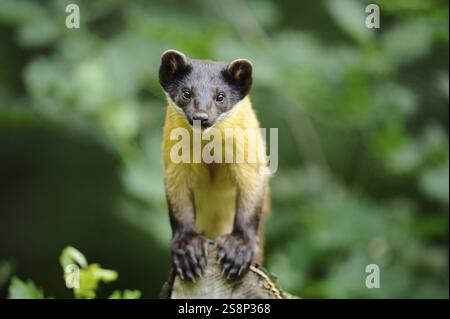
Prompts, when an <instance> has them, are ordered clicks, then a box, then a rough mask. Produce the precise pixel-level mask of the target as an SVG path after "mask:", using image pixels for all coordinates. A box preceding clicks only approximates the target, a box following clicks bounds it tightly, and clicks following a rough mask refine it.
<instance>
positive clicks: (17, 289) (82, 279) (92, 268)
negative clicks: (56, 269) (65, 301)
mask: <svg viewBox="0 0 450 319" xmlns="http://www.w3.org/2000/svg"><path fill="white" fill-rule="evenodd" d="M59 263H60V265H61V267H62V270H61V271H62V272H63V273H64V280H65V282H66V287H67V288H69V289H73V294H74V297H75V298H78V299H92V298H95V297H96V290H97V289H98V288H99V284H100V283H110V282H112V281H114V280H117V277H118V274H117V272H116V271H114V270H109V269H103V268H101V267H100V265H99V264H88V262H87V260H86V257H84V255H83V254H82V253H81V252H80V251H78V250H77V249H76V248H73V247H71V246H68V247H66V248H64V249H63V251H62V253H61V256H60V257H59ZM140 296H141V292H140V291H139V290H128V289H126V290H124V291H120V290H114V291H113V292H112V294H111V295H110V296H109V297H108V298H110V299H138V298H139V297H140ZM8 298H10V299H43V298H44V293H43V291H42V289H40V288H38V287H36V284H35V283H34V282H33V281H32V280H28V281H27V282H24V281H22V280H20V279H19V278H17V277H13V278H12V280H11V284H10V286H9V289H8Z"/></svg>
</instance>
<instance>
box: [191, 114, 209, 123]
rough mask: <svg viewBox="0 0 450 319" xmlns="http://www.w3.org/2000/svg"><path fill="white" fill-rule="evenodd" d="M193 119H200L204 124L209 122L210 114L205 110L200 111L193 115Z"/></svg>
mask: <svg viewBox="0 0 450 319" xmlns="http://www.w3.org/2000/svg"><path fill="white" fill-rule="evenodd" d="M192 119H193V120H194V121H200V123H201V124H202V126H204V125H205V124H206V123H207V122H208V114H206V113H204V112H198V113H195V114H194V115H193V116H192Z"/></svg>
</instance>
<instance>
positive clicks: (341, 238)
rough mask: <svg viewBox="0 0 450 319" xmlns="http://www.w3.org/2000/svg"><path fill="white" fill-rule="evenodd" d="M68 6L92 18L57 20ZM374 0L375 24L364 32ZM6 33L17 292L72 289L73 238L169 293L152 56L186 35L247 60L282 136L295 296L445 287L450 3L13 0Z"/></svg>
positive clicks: (8, 259) (159, 105)
mask: <svg viewBox="0 0 450 319" xmlns="http://www.w3.org/2000/svg"><path fill="white" fill-rule="evenodd" d="M71 2H73V3H77V4H79V6H80V10H81V28H80V29H72V30H69V29H67V28H65V26H64V21H65V18H66V13H65V11H64V10H65V6H66V5H67V4H68V3H71ZM368 3H377V4H378V5H379V6H380V9H381V28H380V29H367V28H366V27H365V26H364V20H365V17H366V13H365V11H364V8H365V5H366V4H368ZM0 36H1V40H2V41H1V42H2V44H1V46H0V70H1V71H0V150H1V154H0V178H1V180H2V183H1V185H0V224H1V228H2V231H1V232H0V260H2V264H0V266H1V267H0V284H1V285H2V286H1V287H0V289H2V290H1V291H2V292H4V295H6V287H7V286H8V284H7V283H9V280H8V279H7V278H9V277H10V275H11V274H12V273H16V274H19V276H20V277H22V278H33V280H35V282H36V283H38V284H39V286H43V287H45V291H46V293H47V291H48V293H49V295H52V296H55V297H67V296H70V291H68V289H66V288H65V287H64V285H63V281H62V279H61V276H60V269H59V268H58V263H57V262H56V260H57V258H58V255H59V252H60V251H61V249H62V248H63V247H65V246H67V245H74V246H76V247H78V248H80V249H81V250H82V251H84V252H85V253H87V254H88V255H89V256H93V258H95V260H99V261H101V262H102V264H108V265H109V266H111V267H112V268H114V269H117V270H118V271H119V272H120V274H121V278H120V280H118V281H117V283H116V284H117V286H116V288H117V287H124V286H126V287H133V288H136V289H139V290H141V291H142V292H143V297H156V296H157V294H158V291H159V289H160V288H161V285H162V283H163V281H164V280H165V278H166V276H167V272H168V270H169V266H170V261H169V254H168V245H167V244H168V240H169V238H170V228H169V222H168V218H167V212H166V205H165V197H164V189H163V183H162V166H161V161H160V143H161V133H162V132H161V129H162V125H163V118H164V111H165V109H164V106H165V99H164V95H163V93H162V90H161V88H160V87H159V84H158V80H157V68H158V63H159V58H160V54H161V53H162V52H163V51H164V50H166V49H169V48H175V49H178V50H181V51H183V52H185V53H186V54H188V55H189V56H192V57H196V58H207V59H214V60H226V61H229V60H232V59H235V58H239V57H246V58H249V59H251V60H252V61H253V64H254V67H255V74H254V87H253V90H252V94H251V95H252V99H253V102H254V105H255V108H256V110H257V113H258V115H259V118H260V120H261V122H262V126H263V127H267V128H269V127H277V128H278V129H279V159H280V167H279V170H278V172H277V173H276V174H275V175H274V176H273V178H272V182H271V188H272V193H273V194H272V215H271V216H270V218H269V220H268V221H267V223H266V229H267V231H266V233H267V240H266V242H267V249H266V250H267V258H266V266H267V267H268V269H270V270H271V271H272V272H274V273H276V274H277V276H278V277H279V280H280V283H281V285H282V286H283V287H284V288H285V289H286V290H287V291H289V292H291V293H294V294H297V295H300V296H302V297H305V298H308V297H320V298H332V297H343V298H350V297H367V298H377V297H386V298H391V297H395V298H398V297H406V298H417V297H425V298H429V297H445V298H448V208H449V207H448V206H449V186H448V185H449V184H448V183H449V150H448V99H449V75H448V2H446V1H438V0H428V1H419V0H411V1H402V0H390V1H388V0H377V1H357V0H339V1H337V0H334V1H333V0H322V1H314V2H313V1H309V2H306V1H305V2H300V1H297V0H287V1H277V2H275V1H268V0H258V1H256V0H252V1H250V0H249V1H243V0H229V1H218V0H216V1H206V0H205V1H173V0H166V1H163V2H161V1H148V0H146V1H144V0H141V1H133V2H131V1H115V0H109V1H106V0H99V1H87V0H78V1H61V0H49V1H22V0H21V1H17V0H2V3H1V6H0ZM370 263H376V264H378V265H379V266H380V270H381V280H380V283H381V288H379V289H367V288H366V287H365V276H366V275H367V274H366V273H365V266H366V265H367V264H370ZM15 280H16V279H13V281H12V283H13V286H15V287H17V289H15V290H14V291H16V292H17V293H18V294H20V293H21V292H20V291H26V290H30V289H31V288H32V286H34V284H32V283H30V282H28V283H22V284H20V285H18V284H17V283H16V284H15ZM111 285H112V286H114V284H111ZM30 287H31V288H30ZM47 287H48V288H47ZM31 290H33V291H36V293H39V294H40V292H39V290H36V289H34V288H33V289H31ZM99 296H100V297H101V296H104V297H107V296H108V295H107V294H105V293H103V294H102V291H101V290H100V295H99Z"/></svg>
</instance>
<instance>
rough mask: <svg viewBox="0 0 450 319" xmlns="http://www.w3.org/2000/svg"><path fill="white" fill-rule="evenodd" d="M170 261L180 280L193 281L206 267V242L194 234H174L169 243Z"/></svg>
mask: <svg viewBox="0 0 450 319" xmlns="http://www.w3.org/2000/svg"><path fill="white" fill-rule="evenodd" d="M171 252H172V261H173V267H174V269H175V271H176V272H177V273H178V275H180V277H181V278H182V279H184V278H188V279H189V280H192V281H195V278H196V277H200V276H201V275H202V273H203V271H204V269H205V267H206V257H207V254H208V240H207V239H206V238H205V237H203V236H201V235H199V234H197V233H194V232H183V233H179V234H176V235H175V236H174V237H173V238H172V241H171Z"/></svg>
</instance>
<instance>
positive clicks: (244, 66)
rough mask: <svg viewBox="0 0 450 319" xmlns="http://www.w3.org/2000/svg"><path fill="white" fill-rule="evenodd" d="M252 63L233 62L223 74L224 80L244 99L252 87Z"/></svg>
mask: <svg viewBox="0 0 450 319" xmlns="http://www.w3.org/2000/svg"><path fill="white" fill-rule="evenodd" d="M252 72H253V66H252V63H251V62H250V61H249V60H247V59H238V60H234V61H233V62H231V63H230V64H228V66H227V68H226V69H225V70H224V72H223V76H224V78H225V80H226V81H227V82H228V83H229V84H230V85H231V86H233V87H234V88H235V89H236V90H237V91H238V93H239V96H240V98H241V99H242V98H244V97H245V96H246V95H247V94H248V93H249V92H250V88H251V87H252Z"/></svg>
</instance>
